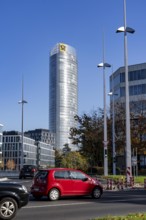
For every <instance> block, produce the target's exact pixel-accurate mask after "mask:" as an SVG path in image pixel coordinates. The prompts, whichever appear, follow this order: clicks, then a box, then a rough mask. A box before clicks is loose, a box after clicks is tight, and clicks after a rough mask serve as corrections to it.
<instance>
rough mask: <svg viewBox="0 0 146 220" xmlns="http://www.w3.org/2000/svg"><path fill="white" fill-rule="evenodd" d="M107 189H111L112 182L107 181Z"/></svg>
mask: <svg viewBox="0 0 146 220" xmlns="http://www.w3.org/2000/svg"><path fill="white" fill-rule="evenodd" d="M106 189H110V180H109V179H107V188H106Z"/></svg>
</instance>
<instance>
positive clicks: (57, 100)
mask: <svg viewBox="0 0 146 220" xmlns="http://www.w3.org/2000/svg"><path fill="white" fill-rule="evenodd" d="M49 73H50V74H49V130H50V131H51V132H53V133H55V146H56V148H57V149H62V148H64V145H65V144H68V145H69V147H71V148H72V150H74V146H73V145H72V143H71V140H70V139H69V131H70V128H71V127H76V126H77V124H76V122H75V120H74V116H75V115H77V110H78V79H77V77H78V70H77V57H76V51H75V49H74V48H73V47H71V46H69V45H67V44H64V43H58V44H56V45H55V47H54V48H53V49H52V50H51V53H50V72H49Z"/></svg>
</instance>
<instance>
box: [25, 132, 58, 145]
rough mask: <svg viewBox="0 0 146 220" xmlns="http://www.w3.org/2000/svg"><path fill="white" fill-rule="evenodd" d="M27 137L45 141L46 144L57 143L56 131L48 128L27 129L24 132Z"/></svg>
mask: <svg viewBox="0 0 146 220" xmlns="http://www.w3.org/2000/svg"><path fill="white" fill-rule="evenodd" d="M24 135H25V136H26V137H29V138H32V139H34V140H35V141H40V142H44V143H46V144H51V145H52V146H54V145H55V136H54V133H52V132H50V131H49V130H48V129H41V128H40V129H35V130H30V131H26V132H25V133H24Z"/></svg>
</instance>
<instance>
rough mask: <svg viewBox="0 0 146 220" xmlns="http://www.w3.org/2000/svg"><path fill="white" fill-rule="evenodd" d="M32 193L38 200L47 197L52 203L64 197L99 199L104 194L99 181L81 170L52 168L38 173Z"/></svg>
mask: <svg viewBox="0 0 146 220" xmlns="http://www.w3.org/2000/svg"><path fill="white" fill-rule="evenodd" d="M30 192H31V194H32V195H33V197H35V198H36V199H40V198H41V197H42V196H47V197H48V198H49V199H50V200H52V201H55V200H58V199H59V198H60V197H62V196H87V195H91V196H92V197H93V198H95V199H99V198H100V197H101V195H102V193H103V187H102V185H101V184H100V183H99V182H98V180H96V179H93V178H91V177H90V176H88V175H87V174H85V173H83V172H82V171H80V170H74V169H69V168H51V169H46V170H39V171H38V172H37V174H36V176H35V177H34V179H33V184H32V186H31V189H30Z"/></svg>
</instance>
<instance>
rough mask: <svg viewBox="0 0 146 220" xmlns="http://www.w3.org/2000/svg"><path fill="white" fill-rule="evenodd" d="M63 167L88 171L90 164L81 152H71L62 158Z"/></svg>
mask: <svg viewBox="0 0 146 220" xmlns="http://www.w3.org/2000/svg"><path fill="white" fill-rule="evenodd" d="M61 166H62V167H67V168H74V169H80V170H84V171H86V170H87V169H88V162H87V160H86V158H85V157H84V156H83V155H81V154H80V153H79V152H76V151H71V152H69V153H68V154H66V155H65V156H64V157H63V158H62V161H61Z"/></svg>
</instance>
